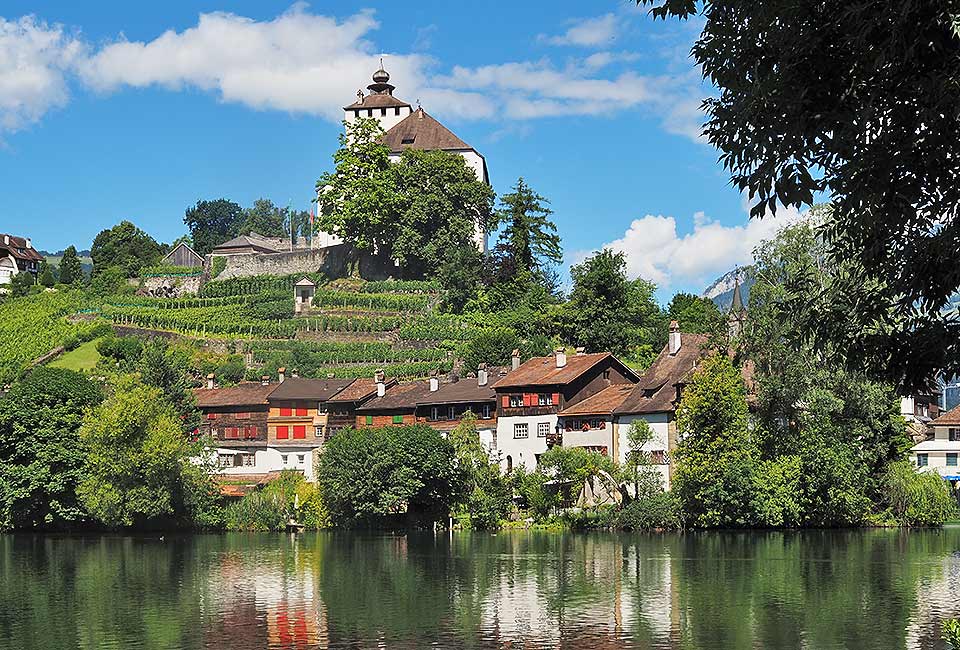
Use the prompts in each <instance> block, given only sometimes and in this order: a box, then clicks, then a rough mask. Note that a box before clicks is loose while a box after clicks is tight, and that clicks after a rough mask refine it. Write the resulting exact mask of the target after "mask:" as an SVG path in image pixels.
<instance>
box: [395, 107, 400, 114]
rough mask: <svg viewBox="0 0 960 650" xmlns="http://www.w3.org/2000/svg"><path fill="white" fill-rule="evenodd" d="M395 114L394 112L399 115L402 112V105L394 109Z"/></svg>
mask: <svg viewBox="0 0 960 650" xmlns="http://www.w3.org/2000/svg"><path fill="white" fill-rule="evenodd" d="M393 114H394V115H399V114H400V107H399V106H397V107H396V108H394V109H393Z"/></svg>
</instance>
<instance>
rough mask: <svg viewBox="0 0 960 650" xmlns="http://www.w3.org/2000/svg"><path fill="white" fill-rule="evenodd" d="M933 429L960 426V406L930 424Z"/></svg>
mask: <svg viewBox="0 0 960 650" xmlns="http://www.w3.org/2000/svg"><path fill="white" fill-rule="evenodd" d="M929 426H931V427H947V426H950V427H952V426H960V406H955V407H953V408H952V409H950V410H949V411H947V412H946V413H944V414H942V415H941V416H940V417H938V418H936V419H935V420H932V421H931V422H930V423H929Z"/></svg>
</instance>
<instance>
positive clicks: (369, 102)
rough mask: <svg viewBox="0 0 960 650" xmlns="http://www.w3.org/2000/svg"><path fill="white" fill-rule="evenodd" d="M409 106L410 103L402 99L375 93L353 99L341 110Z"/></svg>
mask: <svg viewBox="0 0 960 650" xmlns="http://www.w3.org/2000/svg"><path fill="white" fill-rule="evenodd" d="M409 106H410V104H408V103H407V102H405V101H403V100H402V99H397V98H396V97H394V96H393V95H388V94H379V93H375V94H372V95H366V96H364V98H363V99H361V100H358V101H355V102H353V103H352V104H350V105H349V106H344V107H343V110H345V111H352V110H354V109H357V108H394V107H399V108H403V107H409Z"/></svg>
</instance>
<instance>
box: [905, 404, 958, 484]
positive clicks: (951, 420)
mask: <svg viewBox="0 0 960 650" xmlns="http://www.w3.org/2000/svg"><path fill="white" fill-rule="evenodd" d="M929 427H930V430H931V431H932V432H933V433H932V436H931V437H930V438H928V439H927V440H924V441H923V442H920V443H918V444H917V445H914V447H913V449H911V450H910V460H911V461H912V462H913V464H914V465H916V466H917V468H918V469H920V470H921V471H932V472H937V473H939V474H940V475H941V476H943V477H944V478H946V479H947V480H949V481H950V482H951V483H953V484H954V485H956V484H957V482H958V481H960V407H956V408H953V409H951V410H949V411H947V412H946V413H944V414H943V415H941V416H939V417H937V418H936V419H935V420H933V421H931V422H930V424H929Z"/></svg>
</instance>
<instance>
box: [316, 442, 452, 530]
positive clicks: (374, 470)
mask: <svg viewBox="0 0 960 650" xmlns="http://www.w3.org/2000/svg"><path fill="white" fill-rule="evenodd" d="M317 477H318V481H319V484H320V490H321V493H322V494H323V500H324V502H325V503H326V504H327V507H328V508H329V510H330V516H331V519H332V520H333V522H334V523H336V524H339V525H343V526H348V527H349V526H357V525H369V524H373V523H377V522H380V521H383V520H384V519H385V518H386V517H389V516H391V515H394V516H395V515H400V514H406V517H407V520H408V523H409V524H410V525H413V526H417V525H420V524H422V523H425V522H430V521H436V520H438V519H443V518H445V517H446V516H447V515H448V513H449V512H450V507H451V506H452V505H453V504H454V503H456V502H457V501H458V500H459V499H460V495H461V494H462V489H463V487H462V480H463V475H462V473H461V471H460V470H459V469H458V467H457V464H456V460H455V456H454V448H453V444H452V443H451V442H450V441H449V440H447V439H445V438H443V437H442V436H441V435H440V434H439V433H438V432H436V431H434V430H433V429H431V428H430V427H427V426H424V425H414V426H403V427H383V428H373V427H370V428H363V429H347V430H345V431H342V432H340V433H338V434H337V435H336V436H334V437H333V438H331V439H330V441H329V442H328V443H327V445H326V447H325V448H324V452H323V455H322V456H321V457H320V462H319V464H318V467H317Z"/></svg>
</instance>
